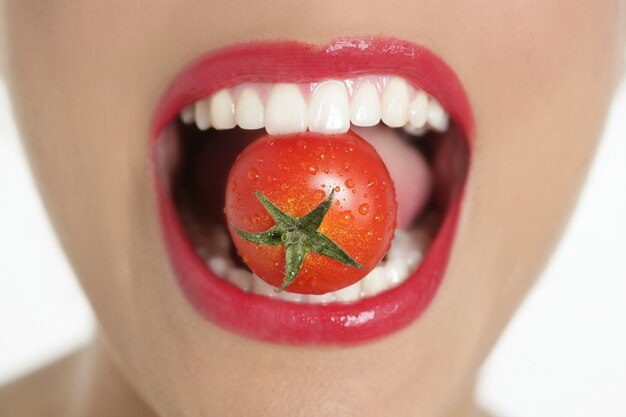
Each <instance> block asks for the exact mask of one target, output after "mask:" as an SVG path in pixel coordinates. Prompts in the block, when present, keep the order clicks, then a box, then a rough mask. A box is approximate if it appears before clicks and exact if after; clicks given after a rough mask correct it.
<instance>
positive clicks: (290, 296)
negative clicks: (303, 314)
mask: <svg viewBox="0 0 626 417" xmlns="http://www.w3.org/2000/svg"><path fill="white" fill-rule="evenodd" d="M305 298H306V296H305V295H304V294H298V293H295V292H289V291H281V292H279V293H278V299H280V300H283V301H289V302H291V303H301V302H303V301H305Z"/></svg>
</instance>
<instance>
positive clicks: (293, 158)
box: [224, 131, 397, 294]
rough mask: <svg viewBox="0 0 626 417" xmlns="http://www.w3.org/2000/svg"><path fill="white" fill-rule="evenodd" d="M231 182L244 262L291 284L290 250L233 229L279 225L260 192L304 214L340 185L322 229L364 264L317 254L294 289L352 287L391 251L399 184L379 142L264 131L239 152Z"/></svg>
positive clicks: (229, 201) (232, 213)
mask: <svg viewBox="0 0 626 417" xmlns="http://www.w3.org/2000/svg"><path fill="white" fill-rule="evenodd" d="M227 181H228V182H227V186H226V206H225V209H224V212H225V213H226V220H227V222H228V225H229V231H230V235H231V238H232V240H233V243H234V244H235V247H236V248H237V252H238V253H239V255H240V256H241V257H242V259H243V261H244V263H246V264H247V265H248V266H249V267H250V269H252V271H254V272H255V273H256V274H257V275H258V276H259V277H260V278H261V279H263V280H264V281H266V282H267V283H269V284H270V285H273V286H275V287H280V285H281V284H282V282H283V279H284V274H285V248H284V247H283V246H261V245H257V244H255V243H252V242H249V241H247V240H245V239H243V238H242V237H241V236H239V235H238V234H237V233H236V232H235V231H234V230H233V226H235V227H237V228H239V229H240V230H243V231H246V232H250V233H260V232H263V231H266V230H267V229H269V228H270V227H272V226H274V224H275V223H274V220H273V219H272V218H271V217H270V215H269V213H268V212H267V210H266V209H265V208H264V207H263V205H262V204H261V202H260V201H259V199H258V198H257V196H256V195H255V192H257V191H258V192H260V193H262V194H263V195H264V196H265V197H267V198H268V199H269V200H271V201H272V202H273V203H274V204H275V205H277V206H278V207H279V208H280V209H281V210H283V211H284V212H286V213H287V214H289V215H291V216H294V217H301V216H303V215H306V214H307V213H309V212H310V211H311V210H313V209H314V208H315V207H316V206H317V205H318V204H320V203H321V202H322V201H323V200H325V199H326V198H327V197H328V196H329V194H330V193H331V191H332V190H334V191H335V194H334V198H333V202H332V204H331V208H330V209H329V210H328V212H327V213H326V216H325V217H324V220H323V222H322V224H321V225H320V228H319V231H320V232H321V233H323V234H325V235H326V236H328V237H329V238H330V239H332V240H333V241H334V242H335V243H337V244H338V245H339V246H340V247H341V248H342V249H343V250H344V251H345V252H347V253H348V254H349V255H350V256H351V257H352V258H353V259H354V260H356V261H357V262H358V263H360V264H361V265H363V268H355V267H350V266H346V265H344V264H342V263H341V262H339V261H336V260H334V259H331V258H328V257H326V256H322V255H318V254H316V253H312V252H311V253H309V254H308V255H307V256H306V258H305V260H304V263H303V264H302V267H301V269H300V272H299V274H298V275H297V277H296V279H295V281H294V282H293V283H292V284H291V285H289V286H288V287H287V291H290V292H296V293H302V294H325V293H328V292H332V291H335V290H338V289H341V288H344V287H347V286H349V285H351V284H353V283H355V282H357V281H359V280H360V279H361V278H363V277H364V276H365V275H367V273H368V272H369V271H371V270H372V269H373V268H374V267H375V266H376V265H378V263H379V262H380V261H381V259H382V258H383V256H385V254H386V253H387V251H388V250H389V246H390V245H391V240H392V238H393V234H394V230H395V227H396V211H397V204H396V196H395V190H394V185H393V182H392V180H391V178H390V176H389V172H388V171H387V168H386V167H385V165H384V163H383V161H382V160H381V159H380V157H379V156H378V154H377V153H376V151H375V150H374V148H373V147H372V146H371V145H370V144H369V143H367V142H366V141H365V140H364V139H362V138H361V137H360V136H358V135H357V134H356V133H354V132H352V131H349V132H347V133H345V134H338V135H324V134H318V133H311V132H306V133H300V134H293V135H284V136H269V135H264V136H262V137H260V138H258V139H257V140H255V141H253V142H252V143H250V144H249V145H248V146H247V147H246V148H245V149H244V150H243V152H242V153H241V154H240V155H239V156H238V158H237V160H236V161H235V163H234V164H233V167H232V169H231V172H230V174H229V177H228V180H227Z"/></svg>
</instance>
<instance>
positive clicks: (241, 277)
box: [226, 268, 252, 291]
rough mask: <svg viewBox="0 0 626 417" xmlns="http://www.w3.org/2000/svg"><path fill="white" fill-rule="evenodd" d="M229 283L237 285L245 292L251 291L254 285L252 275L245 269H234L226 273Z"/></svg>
mask: <svg viewBox="0 0 626 417" xmlns="http://www.w3.org/2000/svg"><path fill="white" fill-rule="evenodd" d="M226 279H227V280H228V282H230V283H232V284H234V285H236V286H237V287H239V288H241V289H242V290H244V291H250V287H251V285H252V274H251V273H250V272H248V271H246V270H245V269H241V268H232V269H229V270H228V272H226Z"/></svg>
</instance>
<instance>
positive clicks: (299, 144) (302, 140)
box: [298, 139, 309, 149]
mask: <svg viewBox="0 0 626 417" xmlns="http://www.w3.org/2000/svg"><path fill="white" fill-rule="evenodd" d="M298 146H299V147H301V148H302V149H307V148H308V147H309V144H308V143H306V140H304V139H300V140H299V141H298Z"/></svg>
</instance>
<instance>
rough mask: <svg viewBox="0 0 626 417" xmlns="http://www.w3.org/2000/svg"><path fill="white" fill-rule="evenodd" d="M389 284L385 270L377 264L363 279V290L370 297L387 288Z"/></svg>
mask: <svg viewBox="0 0 626 417" xmlns="http://www.w3.org/2000/svg"><path fill="white" fill-rule="evenodd" d="M389 284H390V283H389V280H388V279H387V274H386V273H385V270H384V269H383V267H381V266H377V267H376V268H374V269H372V270H371V271H370V273H369V274H367V275H366V276H365V278H363V279H362V280H361V291H362V292H363V295H364V296H365V297H368V296H372V295H376V294H378V293H380V292H382V291H384V290H386V289H387V288H389Z"/></svg>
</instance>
